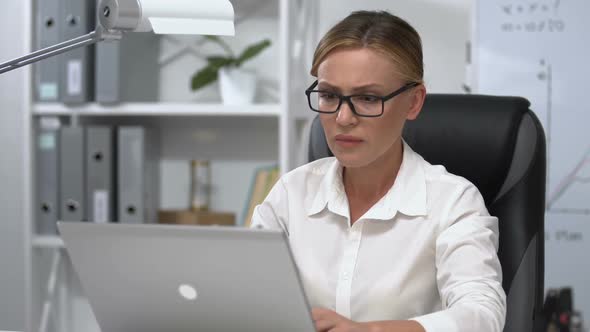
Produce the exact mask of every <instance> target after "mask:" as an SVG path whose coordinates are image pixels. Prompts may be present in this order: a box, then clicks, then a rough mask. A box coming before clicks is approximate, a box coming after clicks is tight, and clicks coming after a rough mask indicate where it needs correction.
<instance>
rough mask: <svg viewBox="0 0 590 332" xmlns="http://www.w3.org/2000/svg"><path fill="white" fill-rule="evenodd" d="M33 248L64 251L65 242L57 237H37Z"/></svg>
mask: <svg viewBox="0 0 590 332" xmlns="http://www.w3.org/2000/svg"><path fill="white" fill-rule="evenodd" d="M32 246H33V248H37V249H62V248H65V246H64V241H63V240H62V239H61V237H59V236H57V235H35V236H33V238H32Z"/></svg>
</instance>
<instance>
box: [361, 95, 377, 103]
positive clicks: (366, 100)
mask: <svg viewBox="0 0 590 332" xmlns="http://www.w3.org/2000/svg"><path fill="white" fill-rule="evenodd" d="M360 100H361V101H362V102H363V103H376V102H378V101H379V100H380V99H379V98H378V97H376V96H369V95H366V96H361V97H360Z"/></svg>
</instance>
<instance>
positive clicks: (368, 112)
mask: <svg viewBox="0 0 590 332" xmlns="http://www.w3.org/2000/svg"><path fill="white" fill-rule="evenodd" d="M418 85H420V83H416V82H414V83H408V84H406V85H404V86H402V87H401V88H399V89H397V90H395V91H393V92H392V93H390V94H388V95H387V96H376V95H371V94H358V95H350V96H344V95H341V94H339V93H336V92H332V91H326V90H314V88H315V87H316V86H318V81H317V80H316V81H315V82H314V83H313V84H312V85H311V86H310V87H309V88H307V89H306V90H305V94H306V95H307V102H308V103H309V108H311V110H312V111H314V112H318V113H326V114H332V113H336V112H338V110H340V106H342V102H343V101H346V103H348V106H349V107H350V109H351V110H352V112H353V113H354V114H356V115H358V116H364V117H378V116H381V115H383V112H384V110H385V102H386V101H388V100H389V99H391V98H393V97H395V96H397V95H399V94H401V93H403V92H405V91H407V90H409V89H411V88H413V87H416V86H418Z"/></svg>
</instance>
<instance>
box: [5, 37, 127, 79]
mask: <svg viewBox="0 0 590 332" xmlns="http://www.w3.org/2000/svg"><path fill="white" fill-rule="evenodd" d="M122 36H123V33H122V32H121V31H112V30H106V29H104V28H103V27H102V26H101V25H98V26H97V27H96V29H95V30H94V31H92V32H90V33H88V34H86V35H83V36H80V37H76V38H74V39H70V40H68V41H65V42H62V43H59V44H56V45H53V46H49V47H47V48H44V49H41V50H38V51H35V52H33V53H31V54H28V55H25V56H23V57H20V58H17V59H14V60H10V61H7V62H4V63H2V64H0V74H3V73H6V72H9V71H11V70H14V69H17V68H20V67H22V66H26V65H28V64H31V63H34V62H37V61H40V60H43V59H46V58H49V57H52V56H55V55H58V54H61V53H64V52H67V51H70V50H73V49H76V48H79V47H84V46H87V45H92V44H95V43H98V42H100V41H103V40H120V39H121V38H122Z"/></svg>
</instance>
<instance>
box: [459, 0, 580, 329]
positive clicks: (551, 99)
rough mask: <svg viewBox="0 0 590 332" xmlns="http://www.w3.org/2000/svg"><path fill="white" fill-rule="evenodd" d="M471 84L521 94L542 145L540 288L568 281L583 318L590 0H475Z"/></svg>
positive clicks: (492, 91)
mask: <svg viewBox="0 0 590 332" xmlns="http://www.w3.org/2000/svg"><path fill="white" fill-rule="evenodd" d="M473 10H474V13H473V24H472V40H471V47H472V48H471V65H470V66H471V72H472V75H473V76H472V77H471V78H470V85H471V87H472V91H473V92H474V93H480V94H494V95H513V96H514V95H516V96H523V97H526V98H527V99H529V101H531V109H532V110H533V111H534V112H535V113H536V114H537V116H538V117H539V120H541V122H542V124H543V127H544V129H545V133H546V137H547V152H548V165H547V166H548V167H547V171H548V173H547V174H548V180H547V205H546V226H545V228H546V233H545V239H546V240H545V241H546V242H545V244H546V253H545V256H546V259H545V286H546V288H553V287H565V286H571V287H573V290H574V308H575V309H577V310H580V311H581V312H582V314H583V317H585V321H586V323H585V325H586V326H590V259H589V258H588V255H589V253H590V65H589V61H590V0H533V1H531V0H529V1H522V0H477V1H476V2H475V6H474V7H473Z"/></svg>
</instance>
